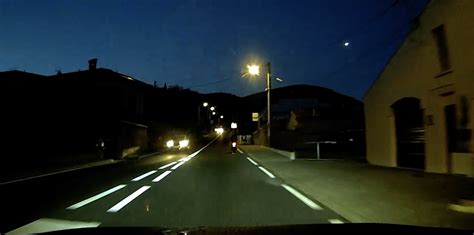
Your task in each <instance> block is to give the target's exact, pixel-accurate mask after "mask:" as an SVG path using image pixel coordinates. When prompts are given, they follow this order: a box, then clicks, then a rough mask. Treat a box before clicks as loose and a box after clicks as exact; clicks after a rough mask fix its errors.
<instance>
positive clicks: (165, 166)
mask: <svg viewBox="0 0 474 235" xmlns="http://www.w3.org/2000/svg"><path fill="white" fill-rule="evenodd" d="M174 164H176V162H172V163H170V164H166V165H164V166H162V167H160V168H158V169H160V170H162V169H165V168H168V167H169V166H172V165H174Z"/></svg>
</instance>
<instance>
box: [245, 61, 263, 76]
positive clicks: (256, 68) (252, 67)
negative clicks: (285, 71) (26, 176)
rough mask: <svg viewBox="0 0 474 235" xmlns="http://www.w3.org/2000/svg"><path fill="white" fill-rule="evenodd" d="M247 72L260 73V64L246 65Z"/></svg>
mask: <svg viewBox="0 0 474 235" xmlns="http://www.w3.org/2000/svg"><path fill="white" fill-rule="evenodd" d="M247 69H248V73H249V74H251V75H257V76H258V75H260V66H258V65H250V64H249V65H247Z"/></svg>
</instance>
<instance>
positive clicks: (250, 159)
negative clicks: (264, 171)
mask: <svg viewBox="0 0 474 235" xmlns="http://www.w3.org/2000/svg"><path fill="white" fill-rule="evenodd" d="M247 160H249V161H250V162H251V163H252V164H254V165H256V166H258V164H257V163H256V162H254V161H253V160H252V158H249V157H247Z"/></svg>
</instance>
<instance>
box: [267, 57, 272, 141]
mask: <svg viewBox="0 0 474 235" xmlns="http://www.w3.org/2000/svg"><path fill="white" fill-rule="evenodd" d="M267 69H268V70H267V141H268V147H271V145H270V136H271V135H270V130H271V128H270V122H271V110H270V106H271V103H270V91H271V89H272V79H271V76H272V73H271V65H270V62H268V63H267Z"/></svg>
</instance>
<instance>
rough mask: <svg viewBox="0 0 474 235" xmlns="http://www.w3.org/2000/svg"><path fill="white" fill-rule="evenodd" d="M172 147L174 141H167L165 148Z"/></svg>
mask: <svg viewBox="0 0 474 235" xmlns="http://www.w3.org/2000/svg"><path fill="white" fill-rule="evenodd" d="M173 146H174V141H173V140H168V142H166V147H168V148H171V147H173Z"/></svg>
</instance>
